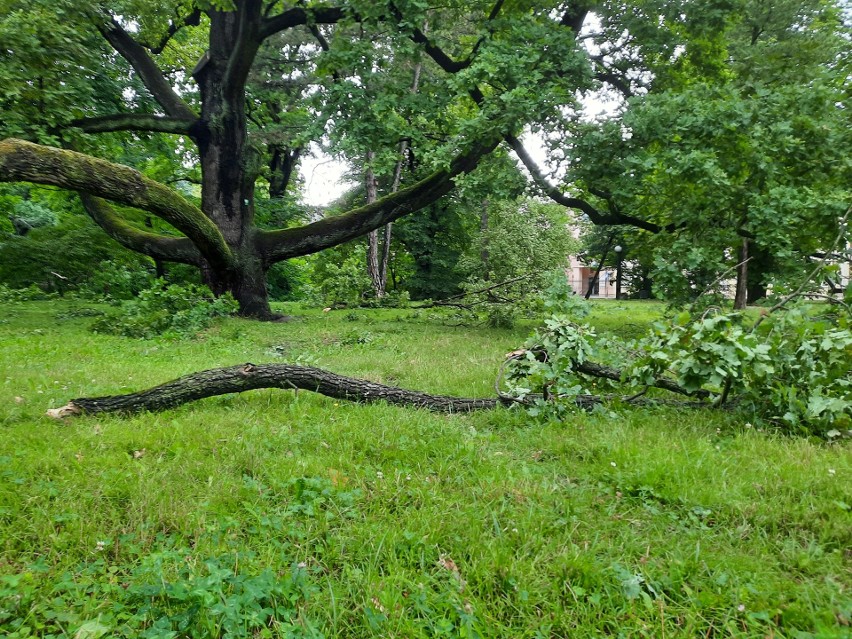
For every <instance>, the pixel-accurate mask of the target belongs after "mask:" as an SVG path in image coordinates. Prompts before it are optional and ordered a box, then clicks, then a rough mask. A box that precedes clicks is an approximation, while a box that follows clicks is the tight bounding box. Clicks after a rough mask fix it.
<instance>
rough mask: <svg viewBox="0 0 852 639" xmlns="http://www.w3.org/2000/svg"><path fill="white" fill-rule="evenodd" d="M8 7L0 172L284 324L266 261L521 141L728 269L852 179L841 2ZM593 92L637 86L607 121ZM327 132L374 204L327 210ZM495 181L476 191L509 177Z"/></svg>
mask: <svg viewBox="0 0 852 639" xmlns="http://www.w3.org/2000/svg"><path fill="white" fill-rule="evenodd" d="M0 6H2V15H3V18H2V19H0V39H1V40H2V41H3V43H4V45H3V47H2V50H0V81H2V82H3V85H4V87H5V92H4V94H3V96H2V97H0V114H2V118H0V121H2V123H0V138H6V139H5V140H4V141H2V142H0V181H3V182H31V183H35V184H41V185H51V186H57V187H61V188H63V189H67V190H69V191H72V192H77V193H79V194H80V198H81V201H82V204H83V205H84V207H85V209H86V212H87V213H88V215H89V216H90V217H91V218H92V220H94V221H95V222H96V223H97V224H98V225H99V226H100V227H102V228H103V229H104V230H105V231H106V232H107V233H108V234H109V235H110V236H111V237H112V238H113V239H115V240H117V241H118V242H119V243H121V244H122V245H124V246H125V247H127V248H130V249H131V250H134V251H137V252H140V253H143V254H145V255H148V256H150V257H153V258H155V259H157V260H160V261H172V262H182V263H185V264H190V265H192V266H194V267H197V268H199V269H200V272H201V274H202V277H203V279H204V281H205V283H207V284H208V285H209V286H210V287H211V289H213V291H214V292H216V293H224V292H230V293H232V294H233V295H234V297H235V298H236V299H237V300H238V302H239V304H240V309H241V311H242V312H243V313H244V314H246V315H254V316H258V317H269V316H270V315H271V312H270V309H269V304H268V292H267V283H266V280H267V273H268V272H269V270H270V268H272V266H273V265H275V264H276V263H279V262H282V261H286V260H290V259H293V258H298V257H300V256H304V255H308V254H311V253H314V252H317V251H321V250H323V249H327V248H330V247H333V246H337V245H339V244H341V243H344V242H347V241H349V240H352V239H354V238H358V237H361V236H363V235H365V234H367V233H370V232H373V231H376V230H377V229H380V228H382V227H385V225H387V224H389V223H391V222H393V221H394V220H397V219H399V218H401V217H404V216H407V215H409V214H411V213H413V212H415V211H418V210H421V209H424V208H425V207H430V206H432V205H434V204H435V203H436V202H438V200H439V199H441V198H442V197H444V196H446V195H447V194H448V193H450V192H451V191H452V190H453V189H454V188H457V187H458V186H459V185H460V184H461V183H462V182H463V181H464V180H463V179H462V178H463V176H465V175H467V174H469V173H470V172H471V171H473V170H474V169H475V168H476V167H477V166H478V165H479V164H481V162H482V160H483V158H485V157H487V156H489V155H490V154H491V153H493V151H494V150H495V149H497V147H498V146H500V145H501V144H503V143H504V142H505V143H506V144H507V145H508V146H509V147H510V148H512V149H514V150H515V152H516V153H517V154H518V156H519V158H520V159H521V161H522V162H523V163H524V164H525V165H526V166H527V168H528V170H529V172H530V174H531V176H532V178H533V181H535V182H536V183H537V184H538V185H539V187H540V188H541V189H542V190H543V191H542V192H543V193H544V194H545V195H547V196H549V197H550V198H552V199H554V200H555V201H556V202H558V203H559V204H562V205H563V206H566V207H570V208H572V209H576V210H578V211H581V212H582V213H583V214H585V215H586V216H587V217H588V218H589V219H590V220H591V221H592V222H593V223H595V224H599V225H611V224H616V225H631V226H633V227H636V228H638V229H641V230H644V231H648V232H650V233H652V234H658V235H659V234H660V232H663V233H664V235H666V239H664V240H658V239H655V240H653V241H651V244H652V245H654V244H656V245H665V246H666V247H667V250H670V249H671V247H672V246H673V245H675V246H676V245H678V243H681V244H682V243H684V242H686V243H690V242H693V243H694V240H695V238H701V240H702V242H701V245H702V247H703V248H704V249H706V251H705V252H706V253H707V254H708V255H709V254H710V253H712V254H713V260H715V261H716V262H720V261H721V262H724V261H726V259H727V257H726V256H729V255H730V254H731V252H732V251H734V250H735V249H736V248H737V244H736V243H737V242H738V241H739V239H740V238H745V239H747V240H749V241H752V242H753V243H754V247H753V249H754V250H755V251H762V252H764V253H766V254H767V257H766V258H765V259H764V260H763V261H764V264H765V265H767V264H770V263H773V264H774V263H778V262H779V261H784V260H787V259H788V258H790V256H791V255H792V254H793V253H797V254H800V255H807V254H809V253H811V252H813V251H815V250H817V249H819V248H820V246H821V245H823V244H824V240H825V238H827V237H828V236H830V235H831V230H832V228H834V227H836V222H837V218H838V215H839V212H840V211H841V210H842V205H843V202H844V201H845V200H847V199H848V195H849V194H848V191H847V190H845V189H846V188H847V187H846V185H847V184H848V183H849V180H848V177H849V160H848V157H846V156H845V155H844V153H843V149H844V148H846V147H848V142H849V139H848V136H849V133H848V132H849V127H848V108H847V107H846V98H847V97H848V95H847V93H848V88H847V84H848V83H844V79H845V78H846V77H847V76H848V63H849V61H848V42H849V39H848V36H849V31H848V28H847V27H846V25H844V22H843V16H842V12H841V9H840V7H839V5H837V4H835V3H833V2H828V1H823V0H802V1H793V0H789V1H785V2H782V3H774V2H773V3H767V2H760V1H757V0H734V1H732V0H724V1H721V0H718V1H716V0H708V1H707V2H698V3H695V2H689V3H670V2H663V1H662V0H636V1H626V2H593V3H589V2H579V1H567V2H565V1H551V2H524V1H521V2H514V1H513V2H505V1H504V0H489V1H488V2H472V3H471V2H465V3H460V2H450V3H442V4H440V5H438V4H434V5H433V4H432V3H423V2H408V1H400V0H397V1H394V2H387V3H385V2H379V3H376V2H366V1H362V2H359V1H345V2H344V1H338V2H300V3H288V2H261V1H260V0H235V1H234V2H192V1H178V2H156V3H140V2H133V1H110V2H108V1H105V2H99V3H95V4H91V5H87V6H83V7H81V6H78V5H76V4H74V3H71V2H67V1H64V0H60V1H59V2H50V3H47V2H45V1H43V0H36V1H34V2H26V3H24V2H21V1H20V0H2V2H0ZM601 91H605V92H606V91H608V92H609V93H610V94H611V95H612V94H615V95H618V96H621V98H620V99H622V100H623V101H624V102H623V104H622V107H621V108H620V109H619V110H618V112H617V113H616V114H615V115H614V116H611V117H608V118H605V119H600V120H596V121H590V120H589V119H588V118H584V117H583V106H582V100H583V99H584V97H585V96H588V95H591V94H593V93H595V92H601ZM527 128H531V129H532V130H534V131H538V132H540V133H542V134H543V135H544V136H545V137H546V138H547V139H548V140H549V146H550V165H551V167H559V166H560V165H561V166H562V168H563V172H562V173H563V174H564V180H563V182H562V183H561V184H557V183H551V182H550V181H549V176H547V175H546V173H545V171H544V170H543V169H541V168H539V167H537V166H535V163H534V162H533V161H532V159H531V156H530V154H529V153H528V152H527V150H526V149H525V148H524V147H523V145H522V143H521V142H520V139H519V138H520V136H521V134H522V132H523V131H524V130H525V129H527ZM312 143H319V144H320V145H322V146H324V147H325V148H326V149H328V150H329V151H330V152H331V153H333V154H336V155H338V156H341V157H345V158H347V159H348V160H349V161H350V162H351V163H352V164H353V165H355V166H358V167H360V170H361V171H362V173H363V175H364V176H372V177H369V180H368V181H370V180H373V181H374V183H375V185H376V187H377V188H376V193H375V196H370V195H369V193H368V198H367V200H368V201H367V203H366V204H363V205H362V204H361V203H357V204H353V205H352V206H350V207H349V208H348V209H347V210H344V211H340V212H338V214H336V215H333V216H332V215H326V216H323V217H321V218H319V219H318V218H317V216H315V215H312V214H311V212H310V211H309V210H307V209H306V207H304V206H302V205H301V204H300V200H299V193H298V180H297V179H296V176H297V172H296V170H295V169H296V167H297V166H298V162H299V160H300V158H301V157H302V156H303V155H304V154H305V153H306V152H307V149H308V148H309V147H310V145H311V144H312ZM492 177H493V178H494V179H491V180H489V181H488V183H487V184H486V185H485V186H484V188H483V189H482V190H483V191H485V192H490V193H486V195H485V196H484V197H489V198H491V199H493V198H494V197H502V195H501V194H502V193H506V192H508V191H511V190H512V189H513V188H514V187H513V186H512V184H513V180H514V178H512V177H510V176H508V174H506V175H502V176H501V175H494V176H492ZM465 179H467V178H465ZM174 184H178V185H180V184H182V185H194V186H190V187H184V188H174V187H173V186H170V185H174ZM128 207H129V208H128ZM131 209H138V210H141V211H143V212H144V213H145V215H149V216H154V217H156V218H158V219H159V220H160V221H159V222H157V223H156V224H152V225H151V224H149V225H148V226H145V227H140V225H139V224H138V222H137V221H136V220H139V219H140V218H139V216H138V215H135V214H133V213H130V212H129V211H130V210H131ZM804 226H807V228H808V229H809V232H808V233H800V232H799V231H797V230H796V229H801V228H803V227H804ZM707 229H711V230H712V232H707ZM814 231H816V232H814ZM388 237H389V236H388ZM409 239H410V238H409ZM641 241H643V242H644V241H647V240H645V239H642V240H641ZM385 244H386V246H387V245H388V242H386V243H385ZM371 246H372V244H371ZM371 250H372V251H373V255H374V256H375V252H376V250H377V249H375V248H373V249H371ZM686 253H688V252H686ZM696 259H697V258H696ZM374 260H375V257H372V258H371V261H374ZM699 261H700V260H699ZM704 261H707V259H705V260H704ZM659 266H660V267H661V269H662V271H665V270H666V269H665V268H663V267H666V266H669V267H671V268H669V271H671V272H672V273H675V272H679V270H680V268H681V266H683V264H674V262H670V263H669V264H660V265H659ZM687 266H688V264H687Z"/></svg>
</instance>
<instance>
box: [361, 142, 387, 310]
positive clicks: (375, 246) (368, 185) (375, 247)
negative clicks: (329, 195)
mask: <svg viewBox="0 0 852 639" xmlns="http://www.w3.org/2000/svg"><path fill="white" fill-rule="evenodd" d="M375 158H376V154H375V153H374V152H373V151H367V170H366V171H365V172H364V188H365V189H366V191H367V204H372V203H373V202H375V201H376V200H377V199H378V181H377V180H376V174H375V173H374V172H373V160H375ZM367 274H368V275H369V276H370V281H371V282H372V283H373V291H374V292H375V294H376V297H377V298H380V299H381V298H382V297H384V294H385V288H384V282H382V276H381V272H380V269H379V231H378V229H376V230H375V231H370V233H369V234H368V235H367Z"/></svg>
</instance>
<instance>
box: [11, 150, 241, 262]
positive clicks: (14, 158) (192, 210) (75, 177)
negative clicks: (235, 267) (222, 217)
mask: <svg viewBox="0 0 852 639" xmlns="http://www.w3.org/2000/svg"><path fill="white" fill-rule="evenodd" d="M0 182H34V183H36V184H50V185H53V186H60V187H62V188H65V189H69V190H71V191H83V192H86V193H89V194H90V195H94V196H97V197H102V198H105V199H107V200H112V201H113V202H118V203H120V204H126V205H128V206H133V207H136V208H140V209H143V210H145V211H149V212H151V213H153V214H154V215H156V216H157V217H159V218H162V219H163V220H165V221H166V222H169V223H170V224H171V225H172V226H174V227H175V228H177V229H178V230H179V231H181V232H182V233H185V234H186V235H187V237H189V238H190V239H191V240H192V241H193V243H194V244H195V245H196V246H197V247H198V249H199V251H200V252H201V254H202V255H203V256H204V257H205V258H206V259H207V260H208V261H209V262H210V263H211V265H213V266H214V267H217V268H223V269H227V268H229V267H230V266H231V262H232V259H233V256H232V254H231V251H230V249H229V248H228V245H227V244H226V243H225V239H224V238H223V237H222V234H221V233H220V232H219V229H218V228H217V227H216V225H215V224H213V222H212V221H210V220H209V219H208V218H207V217H206V216H205V215H204V213H202V211H201V209H199V208H197V207H195V206H193V205H192V204H190V203H189V202H187V201H186V200H185V199H184V198H182V197H181V196H180V195H178V194H177V193H175V192H174V191H172V190H171V189H170V188H168V187H167V186H164V185H162V184H160V183H159V182H155V181H154V180H151V179H149V178H147V177H145V176H144V175H142V174H141V173H139V171H136V170H135V169H131V168H130V167H127V166H122V165H120V164H113V163H112V162H107V161H106V160H101V159H99V158H95V157H92V156H89V155H85V154H83V153H77V152H75V151H65V150H62V149H55V148H52V147H48V146H42V145H40V144H32V143H31V142H24V141H23V140H16V139H14V138H9V139H6V140H3V141H2V142H0Z"/></svg>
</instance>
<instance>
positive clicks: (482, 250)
mask: <svg viewBox="0 0 852 639" xmlns="http://www.w3.org/2000/svg"><path fill="white" fill-rule="evenodd" d="M479 234H480V236H481V237H482V244H481V246H480V247H479V260H480V261H481V262H482V272H483V276H482V279H483V280H484V281H486V282H487V281H488V280H490V279H491V270H490V268H489V264H488V262H489V259H490V257H491V255H490V253H489V251H488V199H484V200H482V206H481V207H480V208H479Z"/></svg>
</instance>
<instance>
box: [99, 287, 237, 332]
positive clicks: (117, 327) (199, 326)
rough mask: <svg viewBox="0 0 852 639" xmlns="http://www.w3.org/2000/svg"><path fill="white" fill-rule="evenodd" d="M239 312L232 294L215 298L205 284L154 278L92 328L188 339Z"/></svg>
mask: <svg viewBox="0 0 852 639" xmlns="http://www.w3.org/2000/svg"><path fill="white" fill-rule="evenodd" d="M236 311H237V302H236V301H235V300H234V298H233V297H231V295H230V294H226V295H223V296H222V297H214V296H213V293H211V292H210V290H209V289H208V288H206V287H204V286H198V285H195V284H189V285H186V286H181V285H178V284H172V285H171V286H168V285H166V283H165V282H164V281H163V280H155V281H154V283H153V286H151V287H150V288H147V289H145V290H143V291H141V292H140V293H139V295H138V296H137V297H136V298H135V299H132V300H128V301H125V302H123V303H122V304H121V306H120V308H119V311H118V312H117V313H113V314H110V315H108V316H106V317H103V318H101V319H99V320H98V321H97V322H95V324H94V325H93V326H92V330H94V331H96V332H101V333H109V334H112V335H124V336H125V337H137V338H142V339H151V338H153V337H157V336H159V335H162V336H164V337H170V338H185V337H192V336H195V335H197V334H198V333H199V332H200V331H202V330H204V329H205V328H208V327H209V326H210V325H211V324H212V323H213V320H214V319H215V318H217V317H222V316H225V315H230V314H232V313H235V312H236Z"/></svg>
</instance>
